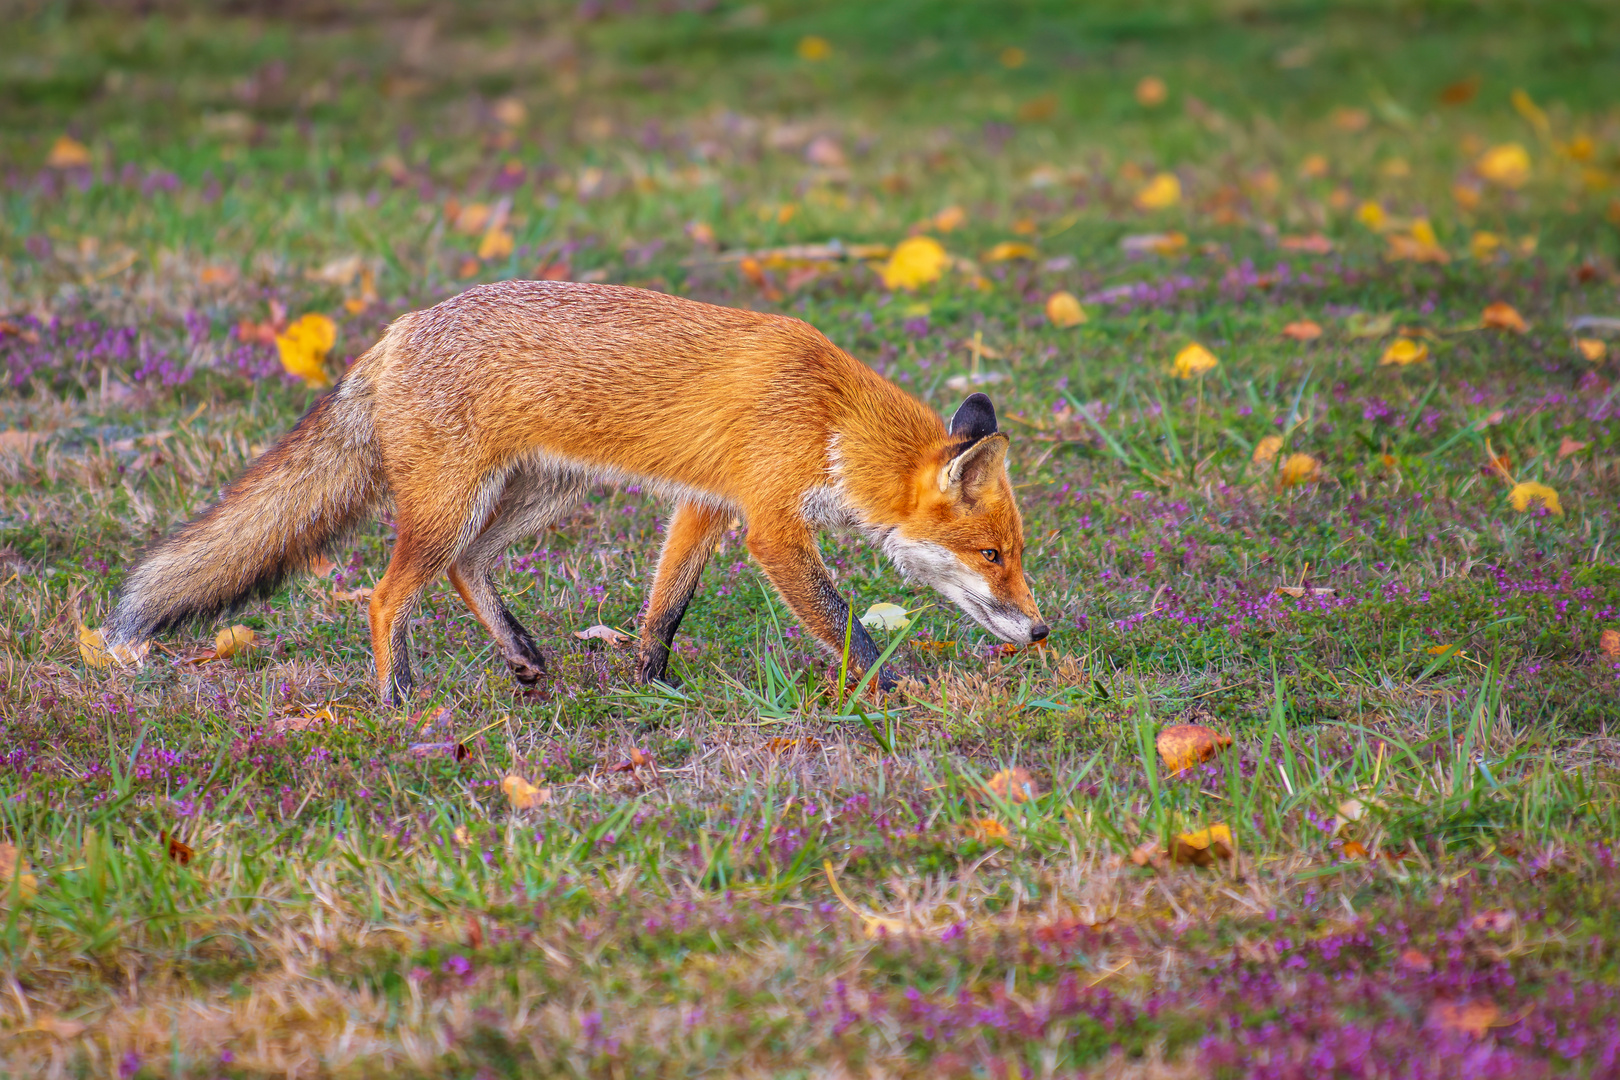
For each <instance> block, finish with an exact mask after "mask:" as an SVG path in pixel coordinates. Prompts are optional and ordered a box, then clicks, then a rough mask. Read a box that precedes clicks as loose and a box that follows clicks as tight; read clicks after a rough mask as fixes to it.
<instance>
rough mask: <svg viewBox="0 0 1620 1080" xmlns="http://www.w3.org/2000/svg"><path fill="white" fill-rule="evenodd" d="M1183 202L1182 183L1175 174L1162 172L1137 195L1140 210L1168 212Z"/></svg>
mask: <svg viewBox="0 0 1620 1080" xmlns="http://www.w3.org/2000/svg"><path fill="white" fill-rule="evenodd" d="M1180 201H1181V181H1180V180H1178V179H1176V174H1175V173H1168V172H1162V173H1159V174H1158V175H1157V176H1155V177H1154V178H1153V179H1152V180H1149V181H1148V183H1147V186H1146V187H1144V188H1143V189H1142V190H1141V191H1138V192H1137V193H1136V199H1135V200H1134V202H1135V203H1136V208H1137V209H1138V210H1167V209H1169V208H1170V207H1172V206H1174V205H1176V204H1177V203H1179V202H1180Z"/></svg>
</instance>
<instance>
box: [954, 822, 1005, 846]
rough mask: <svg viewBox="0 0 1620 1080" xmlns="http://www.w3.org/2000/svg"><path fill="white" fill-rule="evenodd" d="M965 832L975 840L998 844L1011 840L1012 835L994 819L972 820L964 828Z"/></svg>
mask: <svg viewBox="0 0 1620 1080" xmlns="http://www.w3.org/2000/svg"><path fill="white" fill-rule="evenodd" d="M965 829H966V832H967V834H968V835H969V836H971V837H973V839H975V840H984V841H996V842H998V843H1001V842H1005V841H1008V840H1011V839H1012V833H1011V832H1010V831H1009V830H1008V829H1007V826H1005V825H1003V824H1002V823H1001V822H999V821H997V820H996V819H995V818H974V819H973V820H972V821H969V822H968V823H967V825H966V826H965Z"/></svg>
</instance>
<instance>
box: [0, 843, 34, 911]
mask: <svg viewBox="0 0 1620 1080" xmlns="http://www.w3.org/2000/svg"><path fill="white" fill-rule="evenodd" d="M38 892H39V879H38V878H37V877H35V876H34V875H33V874H30V873H29V872H28V860H27V858H25V857H24V856H23V853H22V852H21V851H18V850H17V845H15V844H0V900H10V899H11V897H12V896H13V895H14V894H15V895H17V896H19V897H21V898H22V899H23V900H32V899H33V898H34V896H35V895H36V894H37V893H38Z"/></svg>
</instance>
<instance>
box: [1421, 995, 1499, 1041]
mask: <svg viewBox="0 0 1620 1080" xmlns="http://www.w3.org/2000/svg"><path fill="white" fill-rule="evenodd" d="M1501 1016H1502V1010H1501V1009H1498V1008H1497V1007H1496V1003H1495V1002H1494V1001H1466V1002H1461V1003H1459V1002H1452V1001H1439V1002H1436V1003H1435V1005H1434V1008H1433V1009H1432V1010H1431V1011H1430V1013H1429V1022H1430V1023H1432V1024H1435V1025H1437V1026H1439V1027H1443V1028H1447V1029H1449V1030H1452V1031H1465V1032H1467V1033H1468V1034H1470V1035H1472V1036H1473V1037H1474V1038H1476V1039H1480V1038H1484V1036H1485V1033H1486V1032H1487V1031H1489V1030H1490V1029H1491V1028H1493V1027H1495V1026H1496V1022H1497V1021H1498V1020H1499V1019H1500V1018H1501Z"/></svg>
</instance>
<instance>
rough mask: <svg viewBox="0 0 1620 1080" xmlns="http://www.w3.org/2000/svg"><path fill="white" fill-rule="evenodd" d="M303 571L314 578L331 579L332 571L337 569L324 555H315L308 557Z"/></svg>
mask: <svg viewBox="0 0 1620 1080" xmlns="http://www.w3.org/2000/svg"><path fill="white" fill-rule="evenodd" d="M304 569H305V572H307V573H309V574H312V575H314V576H315V577H331V576H332V571H334V570H336V569H337V563H335V562H333V561H332V560H331V559H328V558H327V557H326V556H325V555H321V554H318V553H317V554H316V555H313V556H311V557H310V560H309V565H308V566H307V567H305V568H304Z"/></svg>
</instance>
